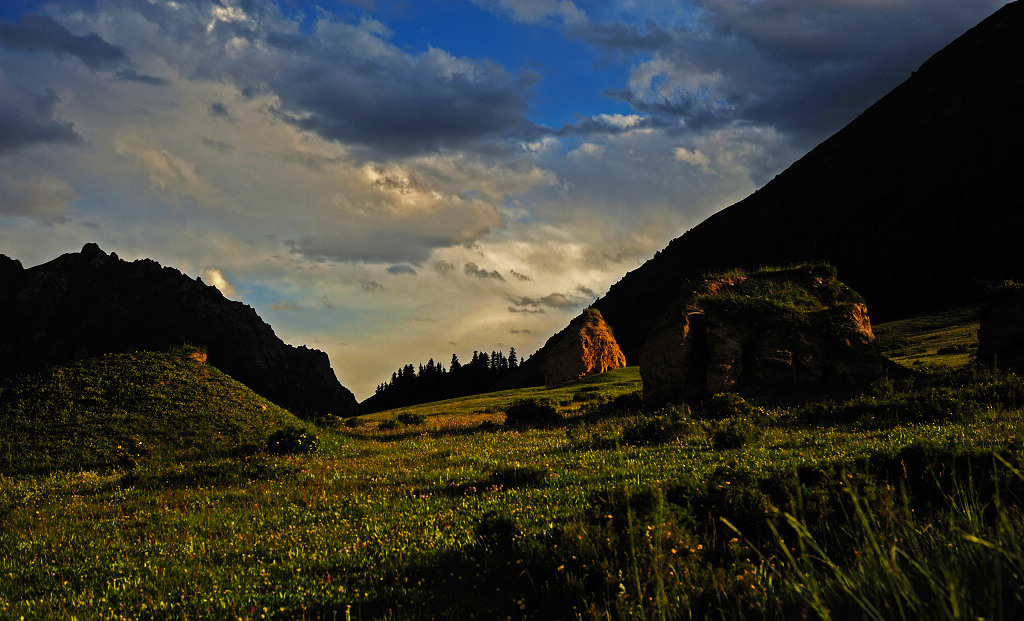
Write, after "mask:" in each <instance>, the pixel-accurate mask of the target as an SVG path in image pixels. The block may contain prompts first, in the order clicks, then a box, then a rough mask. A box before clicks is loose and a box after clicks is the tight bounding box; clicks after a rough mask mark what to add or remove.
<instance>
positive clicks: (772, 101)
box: [0, 0, 1004, 398]
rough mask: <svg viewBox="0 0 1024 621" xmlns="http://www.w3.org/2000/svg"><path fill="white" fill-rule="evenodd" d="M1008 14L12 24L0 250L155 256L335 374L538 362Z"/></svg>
mask: <svg viewBox="0 0 1024 621" xmlns="http://www.w3.org/2000/svg"><path fill="white" fill-rule="evenodd" d="M1003 3H1004V2H1002V1H1001V0H870V1H864V0H813V1H812V0H689V1H673V2H663V1H657V0H605V1H603V2H583V1H579V2H577V1H574V0H518V1H512V0H437V1H417V2H411V1H407V0H394V1H375V0H351V1H337V0H336V1H334V2H324V3H320V4H311V3H305V2H296V1H295V0H288V1H284V0H280V1H275V0H218V1H211V0H175V1H166V0H155V1H152V2H151V1H149V0H93V1H88V2H78V1H76V0H59V1H55V2H47V1H37V0H30V1H25V0H11V1H8V2H4V3H0V253H3V254H6V255H8V256H10V257H13V258H16V259H19V260H21V261H22V263H23V264H25V265H26V266H32V265H36V264H39V263H42V262H45V261H48V260H50V259H52V258H55V257H56V256H58V255H59V254H61V253H64V252H74V251H78V250H79V249H81V247H82V246H83V245H84V244H85V243H88V242H96V243H99V245H100V246H101V247H102V248H103V249H104V250H106V251H108V252H111V251H113V252H117V253H118V255H119V256H121V257H122V258H125V259H135V258H142V257H149V258H153V259H155V260H157V261H159V262H161V263H162V264H164V265H169V266H173V267H176V268H178V269H180V270H182V271H183V272H185V273H187V274H189V275H190V276H199V277H202V278H203V279H204V281H206V282H209V283H213V284H216V285H217V286H218V287H219V288H220V289H221V290H222V292H224V294H225V295H226V296H228V297H229V298H232V299H235V300H239V301H242V302H245V303H247V304H250V305H251V306H253V307H254V308H255V309H256V310H257V312H258V313H259V314H260V315H261V316H262V317H263V318H264V319H265V320H267V321H268V322H269V323H270V324H271V325H272V326H273V327H274V328H275V330H276V331H277V333H278V335H280V336H281V337H282V338H283V339H284V340H285V341H287V342H290V343H293V344H304V345H308V346H310V347H316V348H319V349H323V350H325V351H326V352H327V353H328V354H329V355H330V357H331V361H332V365H333V366H334V369H335V371H336V372H337V374H338V377H339V379H340V380H341V381H342V383H343V384H345V385H346V386H348V387H349V388H351V389H352V390H353V391H354V392H355V393H356V395H357V396H358V397H359V398H365V397H367V396H369V394H370V393H371V392H372V390H373V388H374V387H375V386H376V385H377V384H378V383H380V382H381V381H383V380H385V379H387V378H388V377H390V374H391V372H392V371H393V370H394V369H396V368H398V367H400V366H402V365H404V364H406V363H414V364H415V363H418V362H422V361H425V360H427V359H428V358H434V359H435V360H448V359H450V356H451V354H452V353H457V354H458V355H459V356H460V357H461V358H463V359H466V358H468V357H469V356H470V355H471V354H472V351H474V350H483V351H487V350H491V349H499V348H500V349H503V350H506V351H507V349H508V347H510V346H514V347H515V348H516V350H517V351H518V352H519V353H520V354H526V355H528V354H529V353H531V352H533V351H535V350H536V349H537V348H539V347H540V346H541V345H542V344H543V342H544V341H545V340H546V339H547V338H548V337H549V336H550V335H551V334H553V333H554V332H556V331H557V330H559V329H561V328H562V327H564V326H565V325H566V324H567V323H568V321H569V320H570V319H571V318H572V317H573V316H575V315H576V314H578V313H579V312H580V311H581V310H582V309H583V308H584V307H585V306H586V305H588V304H590V303H591V302H593V301H594V299H595V298H596V297H597V296H599V295H601V294H603V293H604V292H605V291H606V290H607V288H608V287H609V286H610V285H612V284H613V283H614V282H616V281H617V280H618V279H619V278H621V277H622V276H623V275H624V274H625V273H626V272H627V271H629V270H631V269H634V268H635V267H637V266H638V265H640V264H641V263H643V261H645V260H646V259H648V258H649V257H650V256H652V255H653V254H654V253H655V252H656V251H657V250H659V249H661V248H662V247H664V246H665V244H667V243H668V242H669V241H670V240H671V239H672V238H674V237H677V236H678V235H680V234H682V233H683V232H684V231H685V230H686V229H688V228H691V227H693V226H695V225H696V224H698V223H699V222H700V221H701V220H703V219H704V218H706V217H707V216H709V215H711V214H713V213H715V212H716V211H718V210H720V209H722V208H724V207H726V206H728V205H729V204H731V203H733V202H735V201H737V200H739V199H741V198H743V197H744V196H746V195H747V194H749V193H750V192H752V191H753V190H755V189H756V188H757V187H759V186H760V185H762V184H764V183H765V182H766V181H767V180H769V179H771V177H772V176H774V175H775V174H778V173H779V172H780V171H781V170H783V169H784V168H785V167H786V166H788V165H789V164H791V163H792V162H793V161H794V160H796V159H797V158H799V157H800V156H801V155H802V154H803V153H805V152H806V151H807V150H808V149H810V148H812V147H813V146H814V145H815V144H817V143H818V142H820V141H821V140H823V139H825V138H826V137H828V136H829V135H830V134H831V133H833V132H835V131H836V130H838V129H840V128H841V127H842V126H843V125H845V124H846V123H847V122H849V121H850V120H852V119H853V118H855V117H856V115H857V114H858V113H859V112H861V111H862V110H863V109H864V108H866V107H867V106H868V105H870V104H871V103H872V102H874V101H875V100H876V99H878V98H879V97H880V96H881V95H883V94H885V93H886V92H887V91H889V90H890V89H892V88H893V87H895V86H896V85H897V84H899V83H900V82H901V81H903V80H904V79H906V78H907V77H908V76H909V75H910V73H911V71H913V70H914V69H916V68H917V66H919V65H920V64H921V63H922V62H923V61H924V60H925V59H927V58H928V56H930V55H931V54H932V53H934V52H935V51H938V50H939V49H940V48H941V47H943V46H944V45H945V44H947V43H948V42H950V41H951V40H953V39H954V38H955V37H957V36H959V35H960V34H961V33H962V32H964V31H965V30H967V29H968V28H969V27H971V26H973V25H974V24H976V23H977V22H979V21H980V20H981V19H983V18H984V17H986V16H987V15H989V14H991V13H992V12H993V11H995V10H996V9H997V8H998V7H999V6H1000V5H1001V4H1003Z"/></svg>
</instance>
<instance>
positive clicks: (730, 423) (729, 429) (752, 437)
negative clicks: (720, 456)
mask: <svg viewBox="0 0 1024 621" xmlns="http://www.w3.org/2000/svg"><path fill="white" fill-rule="evenodd" d="M760 438H761V428H760V427H758V426H757V425H755V424H754V423H752V422H751V421H750V419H747V418H730V419H729V420H725V421H722V422H721V423H719V424H718V428H717V429H715V433H714V434H713V435H712V436H711V444H712V445H713V446H714V447H715V448H716V449H718V450H724V449H737V448H743V447H744V446H746V445H748V444H750V443H751V442H756V441H757V440H759V439H760Z"/></svg>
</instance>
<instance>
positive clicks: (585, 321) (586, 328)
mask: <svg viewBox="0 0 1024 621" xmlns="http://www.w3.org/2000/svg"><path fill="white" fill-rule="evenodd" d="M552 338H553V339H554V342H552V343H551V344H550V349H549V350H548V351H547V353H546V354H545V355H544V358H543V361H542V363H541V372H542V373H543V374H544V383H545V384H546V385H548V386H557V385H559V384H565V383H567V382H572V381H575V380H578V379H580V378H581V377H586V376H588V375H596V374H599V373H604V372H605V371H610V370H612V369H618V368H620V367H624V366H626V357H625V356H624V355H623V354H622V350H621V349H619V344H618V343H616V342H615V337H614V336H613V335H612V331H611V328H609V327H608V324H607V323H605V321H604V318H603V317H602V316H601V312H600V311H598V310H597V309H594V308H588V309H587V310H585V311H583V313H582V314H581V315H580V316H579V317H577V318H576V319H574V320H573V321H572V322H571V323H570V324H569V327H568V328H566V329H565V330H563V331H562V332H560V333H559V334H557V335H555V336H554V337H552ZM545 349H548V347H547V346H545Z"/></svg>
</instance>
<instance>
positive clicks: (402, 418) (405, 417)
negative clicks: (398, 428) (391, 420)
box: [397, 412, 427, 425]
mask: <svg viewBox="0 0 1024 621" xmlns="http://www.w3.org/2000/svg"><path fill="white" fill-rule="evenodd" d="M397 420H398V422H400V423H402V424H403V425H422V424H423V423H424V422H425V421H426V420H427V417H426V416H424V415H423V414H416V413H415V412H402V413H401V414H399V415H398V418H397Z"/></svg>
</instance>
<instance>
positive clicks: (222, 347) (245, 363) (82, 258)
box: [0, 244, 356, 416]
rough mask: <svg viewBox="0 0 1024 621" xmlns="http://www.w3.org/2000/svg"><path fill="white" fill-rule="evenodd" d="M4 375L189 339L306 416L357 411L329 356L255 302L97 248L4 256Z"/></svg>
mask: <svg viewBox="0 0 1024 621" xmlns="http://www.w3.org/2000/svg"><path fill="white" fill-rule="evenodd" d="M0 318H2V319H3V321H2V322H0V377H2V376H7V375H11V374H14V373H20V372H25V371H30V370H33V369H36V368H39V367H43V366H47V365H52V364H59V363H65V362H70V361H73V360H79V359H82V358H87V357H91V356H97V355H101V354H105V353H115V352H131V351H141V350H154V351H162V350H166V349H168V348H171V347H176V346H179V345H182V344H185V343H188V344H192V345H199V346H203V347H205V348H206V350H207V352H208V353H209V363H210V364H212V365H214V366H216V367H217V368H219V369H220V370H222V371H224V372H225V373H227V374H228V375H231V376H232V377H234V378H235V379H237V380H238V381H240V382H242V383H244V384H246V385H247V386H249V387H250V388H251V389H252V390H254V391H255V392H257V393H258V394H260V395H261V396H263V397H266V398H267V399H270V400H271V401H273V402H275V403H277V404H279V405H281V406H283V407H286V408H288V409H289V410H291V411H292V412H293V413H295V414H296V415H299V416H308V415H313V414H318V413H319V414H326V413H332V414H335V415H337V416H347V415H351V414H354V413H355V412H356V400H355V397H354V396H353V395H352V393H351V392H350V391H349V390H348V389H346V388H345V387H344V386H342V385H341V383H340V382H339V381H338V378H337V377H336V376H335V375H334V371H333V370H332V369H331V366H330V361H329V360H328V358H327V354H325V353H324V352H322V351H318V350H315V349H308V348H306V347H293V346H291V345H287V344H285V343H284V342H283V341H282V340H281V339H280V338H278V337H277V335H276V334H274V331H273V329H272V328H271V327H270V326H269V325H267V324H266V323H265V322H264V321H263V320H262V319H260V317H259V316H258V315H257V314H256V311H254V310H253V309H252V308H251V307H249V306H247V305H245V304H242V303H240V302H233V301H231V300H228V299H226V298H225V297H224V296H223V295H222V294H221V293H220V291H218V290H217V289H216V288H215V287H212V286H208V285H205V284H203V283H202V281H200V280H198V279H197V280H192V279H191V278H189V277H187V276H185V275H184V274H182V273H181V272H179V271H178V270H175V269H173V268H170V267H161V266H160V264H159V263H157V262H155V261H151V260H148V259H144V260H140V261H134V262H131V263H129V262H127V261H122V260H121V259H119V258H118V257H117V255H116V254H109V255H108V254H106V253H105V252H103V251H102V250H101V249H100V248H99V246H97V245H96V244H87V245H86V246H85V247H84V248H83V249H82V251H81V252H80V253H71V254H65V255H62V256H60V257H58V258H56V259H54V260H53V261H50V262H49V263H44V264H43V265H38V266H36V267H32V268H29V269H23V268H22V266H21V263H20V262H18V261H14V260H11V259H9V258H8V257H4V256H3V255H0Z"/></svg>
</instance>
